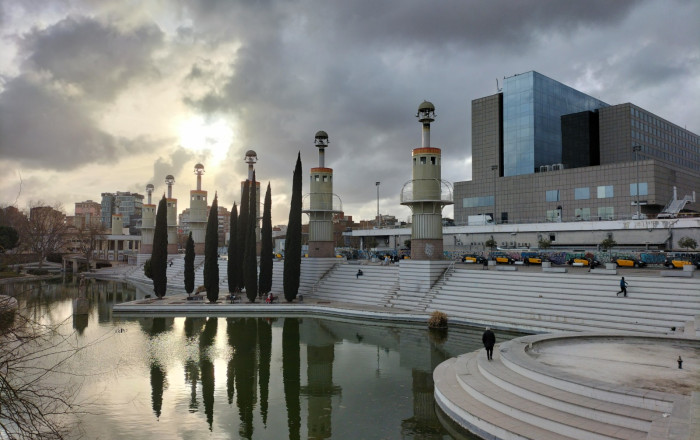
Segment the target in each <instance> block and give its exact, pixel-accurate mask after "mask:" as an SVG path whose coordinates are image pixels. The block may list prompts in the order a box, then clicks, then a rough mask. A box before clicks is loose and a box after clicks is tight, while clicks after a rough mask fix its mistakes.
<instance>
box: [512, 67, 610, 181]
mask: <svg viewBox="0 0 700 440" xmlns="http://www.w3.org/2000/svg"><path fill="white" fill-rule="evenodd" d="M607 106H608V104H606V103H604V102H603V101H600V100H598V99H595V98H593V97H591V96H588V95H586V94H585V93H581V92H579V91H578V90H574V89H572V88H571V87H569V86H566V85H564V84H562V83H560V82H557V81H554V80H553V79H551V78H547V77H546V76H544V75H542V74H539V73H537V72H534V71H533V72H527V73H523V74H520V75H516V76H512V77H510V78H506V79H505V81H504V83H503V175H504V176H517V175H521V174H532V173H534V172H535V170H536V169H538V168H539V167H540V166H541V165H552V164H557V163H561V162H562V139H561V116H563V115H567V114H570V113H577V112H582V111H585V110H595V109H598V108H601V107H607Z"/></svg>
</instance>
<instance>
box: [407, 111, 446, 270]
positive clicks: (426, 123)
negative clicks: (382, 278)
mask: <svg viewBox="0 0 700 440" xmlns="http://www.w3.org/2000/svg"><path fill="white" fill-rule="evenodd" d="M416 117H418V122H420V123H421V125H422V129H423V142H422V146H421V147H420V148H415V149H414V150H413V154H412V156H413V179H412V180H411V182H409V184H407V185H406V186H404V189H403V190H402V192H401V204H402V205H408V206H409V207H410V208H411V211H412V212H413V225H412V227H411V259H412V260H441V259H442V258H443V243H442V208H443V207H444V206H445V205H451V204H452V195H451V192H450V194H449V196H448V197H443V194H442V192H443V185H446V184H445V183H443V182H442V177H441V151H440V149H439V148H433V147H431V146H430V123H431V122H433V121H434V120H435V106H433V104H432V103H430V102H428V101H423V103H422V104H421V105H420V106H419V107H418V113H417V114H416Z"/></svg>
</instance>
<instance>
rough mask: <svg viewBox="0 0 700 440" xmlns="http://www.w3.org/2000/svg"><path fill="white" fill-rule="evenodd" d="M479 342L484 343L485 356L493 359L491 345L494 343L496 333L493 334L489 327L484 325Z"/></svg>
mask: <svg viewBox="0 0 700 440" xmlns="http://www.w3.org/2000/svg"><path fill="white" fill-rule="evenodd" d="M481 342H483V343H484V348H485V349H486V358H487V359H488V360H491V359H493V346H494V345H496V335H495V334H493V332H492V331H491V329H490V328H488V327H486V331H485V332H484V334H483V335H482V336H481Z"/></svg>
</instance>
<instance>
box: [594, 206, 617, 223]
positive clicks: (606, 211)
mask: <svg viewBox="0 0 700 440" xmlns="http://www.w3.org/2000/svg"><path fill="white" fill-rule="evenodd" d="M613 218H615V208H613V207H612V206H600V207H598V220H612V219H613Z"/></svg>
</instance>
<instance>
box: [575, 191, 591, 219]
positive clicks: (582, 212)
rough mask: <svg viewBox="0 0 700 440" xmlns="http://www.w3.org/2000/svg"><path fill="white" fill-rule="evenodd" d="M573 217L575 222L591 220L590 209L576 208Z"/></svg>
mask: <svg viewBox="0 0 700 440" xmlns="http://www.w3.org/2000/svg"><path fill="white" fill-rule="evenodd" d="M586 189H588V188H586ZM574 215H575V216H576V217H575V218H576V221H588V220H590V219H591V208H576V210H575V212H574Z"/></svg>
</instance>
